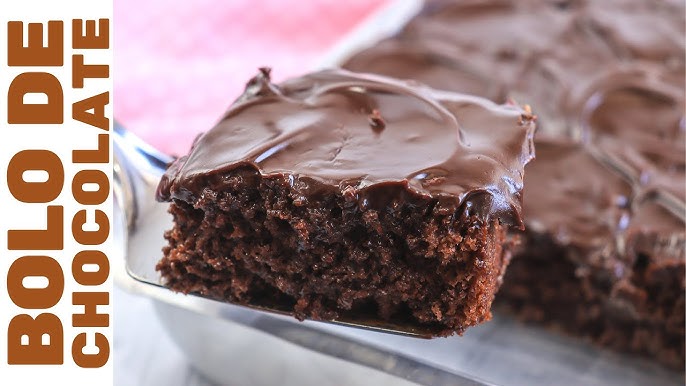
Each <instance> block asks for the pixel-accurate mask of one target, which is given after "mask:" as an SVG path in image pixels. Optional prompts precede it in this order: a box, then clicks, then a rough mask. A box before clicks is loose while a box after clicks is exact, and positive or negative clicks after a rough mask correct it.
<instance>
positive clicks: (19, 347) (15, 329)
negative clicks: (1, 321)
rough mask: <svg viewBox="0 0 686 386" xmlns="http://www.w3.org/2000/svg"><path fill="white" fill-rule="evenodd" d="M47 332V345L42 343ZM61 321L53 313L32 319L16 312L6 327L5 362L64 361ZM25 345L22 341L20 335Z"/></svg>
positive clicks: (14, 363) (35, 363)
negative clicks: (25, 340) (25, 342)
mask: <svg viewBox="0 0 686 386" xmlns="http://www.w3.org/2000/svg"><path fill="white" fill-rule="evenodd" d="M46 335H47V338H48V339H49V341H50V342H49V343H48V344H43V343H44V342H43V337H44V336H46ZM63 335H64V333H63V331H62V322H60V319H59V318H58V317H57V316H55V315H53V314H40V315H38V317H36V319H34V318H32V317H31V316H29V315H26V314H22V315H17V316H15V317H14V318H12V320H11V321H10V324H9V326H8V327H7V363H8V364H10V365H61V364H62V363H64V352H63V347H64V342H63V339H64V336H63ZM23 336H26V337H27V338H28V342H27V343H28V344H22V339H21V338H22V337H23Z"/></svg>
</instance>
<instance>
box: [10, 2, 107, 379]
mask: <svg viewBox="0 0 686 386" xmlns="http://www.w3.org/2000/svg"><path fill="white" fill-rule="evenodd" d="M112 9H113V7H112V0H70V1H55V0H22V1H2V2H0V31H1V32H0V67H2V68H1V69H0V89H1V91H0V95H1V96H0V169H1V173H0V276H2V278H1V282H2V285H1V287H2V291H0V330H2V331H0V346H1V347H0V384H1V385H48V384H51V385H74V386H77V385H84V386H86V385H88V386H91V385H98V386H100V385H112V384H113V368H112V355H113V352H112V350H113V347H114V345H113V341H112V339H113V335H112V311H113V308H112V279H111V275H110V254H111V251H112V244H111V243H112V231H113V230H112V216H113V213H112V212H113V197H112V138H111V135H110V133H111V130H112V123H113V118H112V117H113V114H112V111H113V110H112V87H113V85H112V79H111V73H112V71H111V66H112V27H113V24H112Z"/></svg>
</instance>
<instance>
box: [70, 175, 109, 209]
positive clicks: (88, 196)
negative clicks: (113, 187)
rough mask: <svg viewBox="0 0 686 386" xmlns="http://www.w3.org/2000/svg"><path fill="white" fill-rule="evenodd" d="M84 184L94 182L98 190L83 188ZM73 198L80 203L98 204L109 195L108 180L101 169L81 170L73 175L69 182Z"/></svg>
mask: <svg viewBox="0 0 686 386" xmlns="http://www.w3.org/2000/svg"><path fill="white" fill-rule="evenodd" d="M86 184H95V185H97V186H98V190H94V191H88V190H83V186H84V185H86ZM71 189H72V194H73V195H74V199H75V200H76V201H77V202H78V203H79V204H81V205H100V204H102V203H103V202H105V200H107V197H109V195H110V180H109V178H107V174H105V173H104V172H103V171H101V170H90V169H88V170H81V171H79V172H78V173H76V175H75V176H74V179H73V180H72V184H71Z"/></svg>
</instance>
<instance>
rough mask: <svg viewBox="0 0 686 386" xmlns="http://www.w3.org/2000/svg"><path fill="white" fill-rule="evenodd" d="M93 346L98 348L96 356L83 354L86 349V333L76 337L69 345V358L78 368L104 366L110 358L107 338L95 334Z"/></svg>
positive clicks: (97, 333)
mask: <svg viewBox="0 0 686 386" xmlns="http://www.w3.org/2000/svg"><path fill="white" fill-rule="evenodd" d="M95 345H96V346H97V347H98V353H97V354H84V353H83V348H84V347H86V333H85V332H82V333H80V334H78V335H76V338H74V342H73V343H72V345H71V356H72V357H73V358H74V363H76V365H77V366H79V367H85V368H98V367H102V366H104V365H105V364H106V363H107V361H108V359H109V358H110V342H109V341H108V340H107V337H106V336H105V335H103V334H101V333H99V332H96V333H95Z"/></svg>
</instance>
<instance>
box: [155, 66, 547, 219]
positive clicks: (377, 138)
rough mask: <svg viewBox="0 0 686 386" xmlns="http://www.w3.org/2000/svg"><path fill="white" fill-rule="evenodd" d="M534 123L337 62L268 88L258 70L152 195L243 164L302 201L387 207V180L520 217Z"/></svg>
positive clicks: (178, 195) (509, 110) (191, 187)
mask: <svg viewBox="0 0 686 386" xmlns="http://www.w3.org/2000/svg"><path fill="white" fill-rule="evenodd" d="M533 131H534V116H533V115H532V114H531V112H530V111H528V110H526V109H522V108H520V107H518V106H515V105H514V104H508V105H497V104H495V103H493V102H490V101H488V100H485V99H481V98H478V97H472V96H467V95H463V94H457V93H451V92H438V91H435V90H432V89H430V88H428V87H425V86H415V85H411V84H408V83H405V82H401V81H397V80H393V79H390V78H386V77H382V76H374V75H358V74H354V73H350V72H347V71H343V70H328V71H321V72H317V73H313V74H309V75H305V76H303V77H300V78H296V79H291V80H289V81H286V82H284V83H281V84H279V85H276V84H273V83H271V82H270V79H269V71H268V70H266V69H263V70H262V71H261V72H260V73H259V74H258V75H257V76H256V77H255V78H253V79H252V80H251V81H250V82H249V83H248V85H247V87H246V90H245V93H244V94H243V95H242V96H241V97H240V98H239V99H238V100H237V101H236V102H235V103H234V104H233V105H232V106H231V107H230V108H229V110H228V111H227V113H226V114H225V116H224V117H223V118H222V119H221V120H220V122H219V123H218V124H217V125H216V126H215V127H214V128H213V129H212V130H210V131H209V132H207V133H205V134H204V135H202V136H200V137H199V138H198V139H197V140H196V142H195V144H194V146H193V149H192V150H191V152H190V154H188V155H187V156H184V157H181V158H179V159H178V160H177V161H176V162H175V163H174V164H173V165H171V167H170V168H169V170H168V172H167V173H166V174H165V176H164V177H163V179H162V181H161V182H160V185H159V188H158V194H157V198H158V200H171V199H180V200H185V201H188V202H193V201H194V200H195V199H197V198H198V197H199V196H200V195H201V194H202V189H203V186H204V185H205V182H204V177H205V176H207V175H208V174H214V173H220V174H222V173H227V172H228V171H230V170H232V169H234V168H237V167H239V166H246V165H247V166H251V167H254V168H256V169H257V170H259V171H260V172H261V173H262V175H263V176H286V177H287V178H288V179H289V181H290V184H291V186H292V187H293V188H294V190H295V191H297V192H298V193H299V194H301V195H302V197H300V199H301V200H305V201H306V200H309V199H312V198H313V197H315V196H316V195H317V194H318V193H319V192H322V191H327V192H328V191H331V190H332V189H333V190H337V191H339V192H343V193H345V194H354V195H356V197H357V200H358V203H359V205H360V206H361V207H365V206H375V205H377V204H378V203H381V204H378V205H384V203H385V200H384V199H383V195H384V194H385V193H384V192H386V191H387V189H384V188H386V187H397V188H400V189H406V190H408V191H410V192H411V193H412V194H417V195H422V196H427V195H429V196H432V197H436V198H437V199H438V204H439V206H441V207H445V208H446V209H447V210H457V209H458V208H462V209H463V210H465V211H466V212H467V213H470V214H478V215H482V216H484V217H483V218H484V219H485V220H488V219H489V218H491V217H490V216H494V218H498V219H500V220H502V221H504V222H508V223H511V224H514V225H521V221H522V220H521V215H520V212H521V191H522V179H523V173H524V166H525V165H526V164H527V163H528V162H529V161H530V160H531V159H532V157H533V146H532V138H533Z"/></svg>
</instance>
